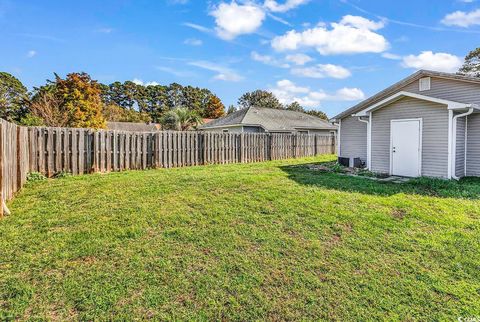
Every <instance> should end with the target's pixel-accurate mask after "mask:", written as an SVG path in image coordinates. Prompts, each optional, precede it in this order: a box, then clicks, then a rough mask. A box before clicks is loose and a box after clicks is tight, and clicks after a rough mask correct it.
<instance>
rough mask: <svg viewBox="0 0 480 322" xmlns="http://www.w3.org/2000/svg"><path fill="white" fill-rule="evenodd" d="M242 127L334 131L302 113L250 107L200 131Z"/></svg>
mask: <svg viewBox="0 0 480 322" xmlns="http://www.w3.org/2000/svg"><path fill="white" fill-rule="evenodd" d="M232 125H243V126H261V127H263V128H264V129H265V130H267V131H268V132H282V131H295V130H298V129H319V130H335V129H337V127H336V126H334V125H332V124H330V123H328V122H327V121H325V120H323V119H321V118H319V117H316V116H313V115H309V114H305V113H302V112H296V111H289V110H278V109H273V108H260V107H250V108H246V109H241V110H238V111H236V112H233V113H231V114H228V115H227V116H224V117H221V118H219V119H216V120H213V121H211V122H209V123H207V124H204V125H202V126H200V129H202V130H207V129H212V128H218V127H224V126H232Z"/></svg>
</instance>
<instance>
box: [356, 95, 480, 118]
mask: <svg viewBox="0 0 480 322" xmlns="http://www.w3.org/2000/svg"><path fill="white" fill-rule="evenodd" d="M404 97H411V98H416V99H419V100H423V101H429V102H434V103H438V104H442V105H446V106H447V107H448V109H449V110H457V109H465V108H471V107H474V108H478V106H476V105H474V104H465V103H460V102H455V101H450V100H445V99H441V98H436V97H431V96H426V95H421V94H416V93H411V92H406V91H401V92H398V93H396V94H393V95H391V96H389V97H387V98H385V99H383V100H381V101H380V102H377V103H375V104H373V105H370V106H369V107H367V108H366V109H363V110H361V111H359V112H358V113H356V114H354V116H367V115H368V113H369V112H372V111H374V110H377V109H379V108H382V107H384V106H386V105H388V104H391V103H393V102H395V101H398V100H399V99H402V98H404Z"/></svg>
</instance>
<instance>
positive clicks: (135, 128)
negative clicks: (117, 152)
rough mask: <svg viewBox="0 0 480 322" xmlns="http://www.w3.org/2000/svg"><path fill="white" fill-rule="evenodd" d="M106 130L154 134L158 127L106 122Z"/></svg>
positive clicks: (154, 125) (149, 124)
mask: <svg viewBox="0 0 480 322" xmlns="http://www.w3.org/2000/svg"><path fill="white" fill-rule="evenodd" d="M107 128H108V129H109V130H114V131H129V132H156V131H159V130H160V125H159V124H155V123H135V122H107Z"/></svg>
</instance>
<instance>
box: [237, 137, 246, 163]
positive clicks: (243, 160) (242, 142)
mask: <svg viewBox="0 0 480 322" xmlns="http://www.w3.org/2000/svg"><path fill="white" fill-rule="evenodd" d="M244 145H245V135H244V134H243V132H242V133H240V144H239V147H238V148H239V151H240V153H239V154H240V162H241V163H244V162H245V152H244V150H243V147H244Z"/></svg>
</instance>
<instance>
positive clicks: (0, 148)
mask: <svg viewBox="0 0 480 322" xmlns="http://www.w3.org/2000/svg"><path fill="white" fill-rule="evenodd" d="M3 128H4V125H3V122H1V121H0V201H1V203H2V205H1V207H0V217H3V206H4V204H5V197H4V194H5V192H4V186H3V181H4V180H3V149H4V146H3V140H4V132H3Z"/></svg>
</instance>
